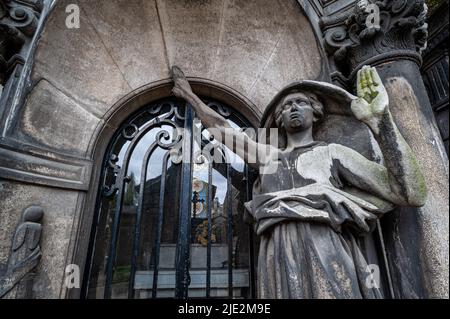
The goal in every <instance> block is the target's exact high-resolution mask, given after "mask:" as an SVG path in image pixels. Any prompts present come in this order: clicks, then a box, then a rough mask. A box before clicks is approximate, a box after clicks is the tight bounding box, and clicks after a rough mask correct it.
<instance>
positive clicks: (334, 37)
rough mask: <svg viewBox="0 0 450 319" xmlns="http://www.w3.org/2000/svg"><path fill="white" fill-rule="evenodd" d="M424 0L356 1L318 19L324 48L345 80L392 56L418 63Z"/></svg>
mask: <svg viewBox="0 0 450 319" xmlns="http://www.w3.org/2000/svg"><path fill="white" fill-rule="evenodd" d="M427 12H428V9H427V6H426V4H425V1H424V0H384V1H375V0H360V1H357V2H356V4H355V6H354V7H353V8H352V9H350V10H349V11H347V12H345V13H343V14H341V15H339V16H334V17H325V18H323V19H322V20H321V28H322V32H323V36H324V40H325V41H324V42H325V47H326V50H327V52H328V54H329V55H330V56H331V58H332V60H334V64H335V66H336V70H337V71H338V72H340V74H341V76H343V77H344V78H347V79H351V78H353V77H354V75H355V73H356V72H357V71H358V70H359V69H360V68H361V67H362V66H363V65H364V64H370V65H377V64H380V63H383V62H386V61H389V60H392V59H398V58H403V59H411V60H414V61H416V62H417V63H418V64H421V54H420V53H421V51H422V50H424V49H425V48H426V43H427V37H428V32H427V28H428V25H427V23H426V17H427Z"/></svg>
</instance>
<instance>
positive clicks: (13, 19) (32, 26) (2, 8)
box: [0, 0, 43, 84]
mask: <svg viewBox="0 0 450 319" xmlns="http://www.w3.org/2000/svg"><path fill="white" fill-rule="evenodd" d="M42 7H43V1H42V0H0V84H5V82H6V80H7V78H8V76H9V75H10V73H11V72H12V70H13V69H14V68H15V66H17V64H24V59H23V57H22V56H21V49H22V47H23V45H24V44H25V43H26V41H27V39H31V38H32V37H33V35H34V33H35V31H36V28H37V25H38V21H39V18H40V13H41V12H42Z"/></svg>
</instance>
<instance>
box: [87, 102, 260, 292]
mask: <svg viewBox="0 0 450 319" xmlns="http://www.w3.org/2000/svg"><path fill="white" fill-rule="evenodd" d="M205 103H207V105H208V106H209V107H211V108H212V109H214V110H215V111H217V112H218V113H220V114H221V115H222V116H224V117H225V118H226V119H227V120H228V121H229V122H230V124H231V125H232V126H234V127H236V128H239V127H249V123H248V122H247V121H246V120H245V119H244V118H243V117H242V116H241V115H240V114H239V113H238V112H236V111H234V110H231V109H230V108H228V107H226V106H224V105H223V104H221V103H218V102H216V101H211V100H207V99H205ZM217 158H222V159H223V160H222V161H217ZM213 159H215V161H213ZM250 176H251V173H250V172H249V169H248V168H247V167H246V165H245V164H244V163H243V161H242V160H241V159H239V158H238V157H237V156H236V155H234V154H233V153H232V152H231V151H230V150H228V149H226V148H225V147H223V146H222V145H219V144H218V143H216V142H215V141H214V137H213V136H210V135H209V133H208V131H207V130H205V128H203V127H202V126H201V123H200V122H199V121H198V120H197V119H195V114H194V113H193V111H192V108H191V107H190V106H188V105H186V104H185V103H184V102H182V101H180V100H177V99H174V98H173V99H164V100H161V101H159V102H156V103H153V104H152V105H149V106H147V107H144V108H143V109H142V110H140V111H139V112H138V113H136V114H134V115H133V116H131V117H130V118H129V119H128V120H127V121H126V122H125V123H124V124H123V126H122V127H121V129H120V130H119V131H118V132H117V133H116V134H115V137H114V138H113V140H112V142H111V143H110V146H109V149H108V151H107V154H106V156H105V160H104V168H103V172H102V177H101V186H100V190H99V195H98V201H97V209H96V216H95V218H94V219H95V224H94V225H93V231H92V235H91V247H90V253H89V257H88V264H87V267H86V269H87V276H85V277H86V278H87V280H86V281H85V283H84V289H83V291H84V294H85V297H87V298H107V299H109V298H125V297H128V298H158V297H175V298H188V297H207V298H209V297H229V298H233V297H243V298H253V297H255V284H254V278H255V277H254V247H253V238H254V235H253V232H252V231H251V227H250V226H249V225H248V224H246V223H245V222H244V214H245V213H244V207H243V203H244V202H245V201H247V200H249V199H250V198H249V197H250V194H251V184H252V183H251V181H250V179H251V178H250ZM222 259H223V260H222ZM191 295H192V296H191Z"/></svg>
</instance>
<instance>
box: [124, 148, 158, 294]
mask: <svg viewBox="0 0 450 319" xmlns="http://www.w3.org/2000/svg"><path fill="white" fill-rule="evenodd" d="M156 146H157V143H156V142H155V143H153V144H152V145H151V146H150V147H149V148H148V150H147V152H146V153H145V155H144V158H143V161H142V166H141V184H140V186H139V200H138V209H137V216H136V226H135V230H134V240H133V254H132V256H131V271H130V281H129V284H128V298H129V299H133V298H134V295H135V294H134V281H135V275H136V263H137V256H138V255H139V250H140V249H139V246H140V241H141V224H142V210H143V207H144V195H145V194H144V192H145V182H146V180H147V168H148V164H149V162H150V157H151V155H152V154H153V151H154V150H155V147H156Z"/></svg>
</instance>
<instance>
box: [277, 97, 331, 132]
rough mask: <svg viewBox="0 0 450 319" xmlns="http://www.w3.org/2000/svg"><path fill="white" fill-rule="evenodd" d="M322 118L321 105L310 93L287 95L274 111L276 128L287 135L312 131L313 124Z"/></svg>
mask: <svg viewBox="0 0 450 319" xmlns="http://www.w3.org/2000/svg"><path fill="white" fill-rule="evenodd" d="M323 117H324V108H323V104H322V102H320V101H319V99H318V97H317V95H316V94H314V93H311V92H296V93H291V94H288V95H287V96H286V97H284V99H283V100H282V102H281V103H280V105H279V106H278V108H277V109H276V111H275V121H276V125H277V127H278V128H279V129H283V130H285V131H286V132H287V133H296V132H299V131H305V130H309V129H312V127H313V125H314V123H316V122H318V121H320V120H321V119H322V118H323Z"/></svg>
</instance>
